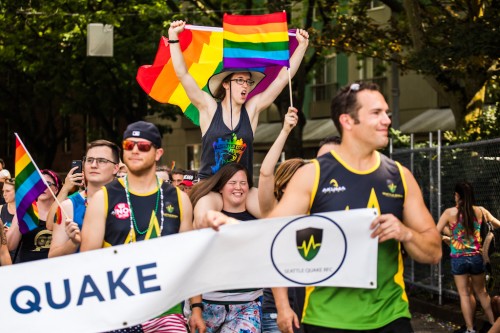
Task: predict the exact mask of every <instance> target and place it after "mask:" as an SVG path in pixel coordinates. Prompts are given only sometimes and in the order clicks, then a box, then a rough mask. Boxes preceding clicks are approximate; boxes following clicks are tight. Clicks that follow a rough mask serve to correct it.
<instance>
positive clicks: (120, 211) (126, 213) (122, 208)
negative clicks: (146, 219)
mask: <svg viewBox="0 0 500 333" xmlns="http://www.w3.org/2000/svg"><path fill="white" fill-rule="evenodd" d="M113 213H114V215H115V216H116V218H118V219H120V220H123V219H128V218H130V208H129V207H128V204H127V203H126V202H120V203H119V204H116V206H115V208H114V209H113Z"/></svg>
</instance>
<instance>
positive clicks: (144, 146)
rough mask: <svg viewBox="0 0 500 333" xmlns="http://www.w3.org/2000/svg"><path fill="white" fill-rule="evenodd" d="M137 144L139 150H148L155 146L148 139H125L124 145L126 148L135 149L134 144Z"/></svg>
mask: <svg viewBox="0 0 500 333" xmlns="http://www.w3.org/2000/svg"><path fill="white" fill-rule="evenodd" d="M136 145H137V148H138V149H139V151H142V152H148V151H150V150H151V147H153V146H154V145H153V143H151V142H148V141H132V140H123V143H122V147H123V149H124V150H134V146H136Z"/></svg>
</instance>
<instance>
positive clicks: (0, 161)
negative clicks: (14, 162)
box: [0, 158, 5, 168]
mask: <svg viewBox="0 0 500 333" xmlns="http://www.w3.org/2000/svg"><path fill="white" fill-rule="evenodd" d="M0 164H2V168H5V162H4V161H3V159H1V158H0Z"/></svg>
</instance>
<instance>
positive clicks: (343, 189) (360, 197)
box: [270, 83, 441, 333]
mask: <svg viewBox="0 0 500 333" xmlns="http://www.w3.org/2000/svg"><path fill="white" fill-rule="evenodd" d="M331 111H332V119H333V122H334V123H335V126H336V127H337V129H338V131H339V133H340V134H341V136H342V142H341V144H340V145H338V146H337V147H336V149H335V150H334V151H331V152H330V153H327V154H325V155H323V156H320V157H318V158H317V159H316V160H313V161H312V163H309V164H307V165H305V166H303V167H302V168H301V169H299V170H298V171H297V172H296V173H295V175H294V176H293V178H292V179H291V180H290V182H289V183H288V186H287V190H286V192H285V193H284V195H283V198H282V199H281V201H280V202H279V204H278V206H277V207H276V208H275V209H274V210H273V212H272V213H271V214H270V217H278V216H292V215H299V214H305V213H308V212H309V213H311V214H314V213H320V212H328V211H339V210H350V209H356V208H366V207H368V208H376V209H377V210H378V212H379V216H378V217H377V218H376V219H375V220H374V221H373V223H372V224H371V228H372V230H373V232H372V237H373V238H375V237H378V241H379V248H378V263H377V286H378V287H377V288H376V289H356V288H337V287H307V288H306V301H305V304H304V311H303V319H302V322H303V323H304V329H305V332H312V333H318V332H321V333H322V332H329V333H339V332H352V331H356V330H360V331H370V332H379V333H382V332H384V333H389V332H394V333H396V332H397V333H407V332H408V333H409V332H413V330H412V328H411V324H410V318H411V315H410V311H409V307H408V297H407V295H406V292H405V287H404V280H403V259H402V256H401V251H400V250H401V246H402V245H404V248H405V250H406V252H407V253H408V254H409V255H410V256H411V257H412V258H413V259H415V260H416V261H418V262H421V263H431V264H436V263H438V262H439V260H440V258H441V244H440V237H439V233H438V232H437V229H436V226H435V223H434V221H433V219H432V216H431V215H430V213H429V211H428V209H427V207H426V206H425V203H424V201H423V198H422V194H421V192H420V188H419V186H418V184H417V182H416V181H415V178H414V177H413V175H412V174H411V172H410V171H409V170H408V169H406V168H404V167H403V166H401V165H400V164H399V163H397V162H394V161H392V160H390V159H389V158H387V157H385V156H384V155H382V154H380V153H379V152H377V149H380V148H383V147H385V146H386V145H387V143H388V130H389V126H390V124H391V120H390V118H389V115H388V112H389V107H388V105H387V102H386V101H385V99H384V97H383V96H382V94H381V93H380V92H379V89H378V86H376V85H375V84H370V83H359V84H358V83H354V84H352V85H350V86H347V87H344V88H342V89H340V91H339V93H338V94H337V95H336V96H335V97H334V99H333V101H332V106H331ZM273 293H274V296H275V300H276V306H277V309H278V325H279V327H280V330H281V331H282V332H289V333H291V332H293V329H292V327H293V326H295V327H298V319H297V315H296V314H295V313H294V312H293V310H292V309H291V308H290V305H289V304H288V296H287V291H286V288H274V289H273Z"/></svg>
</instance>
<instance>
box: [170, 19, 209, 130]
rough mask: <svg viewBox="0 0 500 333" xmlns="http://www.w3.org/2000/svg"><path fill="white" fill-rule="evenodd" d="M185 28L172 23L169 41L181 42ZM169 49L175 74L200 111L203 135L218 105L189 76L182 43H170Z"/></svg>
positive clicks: (181, 22) (177, 22)
mask: <svg viewBox="0 0 500 333" xmlns="http://www.w3.org/2000/svg"><path fill="white" fill-rule="evenodd" d="M185 26H186V22H184V21H174V22H172V23H171V24H170V28H169V29H168V39H169V40H170V41H176V40H179V34H180V33H181V32H182V31H184V28H185ZM169 47H170V55H171V57H172V63H173V65H174V70H175V74H176V75H177V78H178V79H179V81H180V82H181V84H182V87H183V88H184V90H185V91H186V94H187V96H188V98H189V100H190V101H191V103H193V105H194V106H195V107H196V108H197V109H198V110H199V111H200V129H201V132H202V133H205V132H206V131H207V129H208V126H209V125H210V121H211V119H212V117H213V115H214V113H215V110H216V107H217V103H216V102H215V100H214V99H213V98H212V96H210V95H209V94H208V93H206V92H204V91H203V90H201V89H200V87H198V84H197V83H196V81H195V79H194V78H193V77H192V76H191V74H189V72H188V68H187V66H186V61H185V60H184V56H183V55H182V51H181V46H180V43H179V42H175V43H170V44H169Z"/></svg>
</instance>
